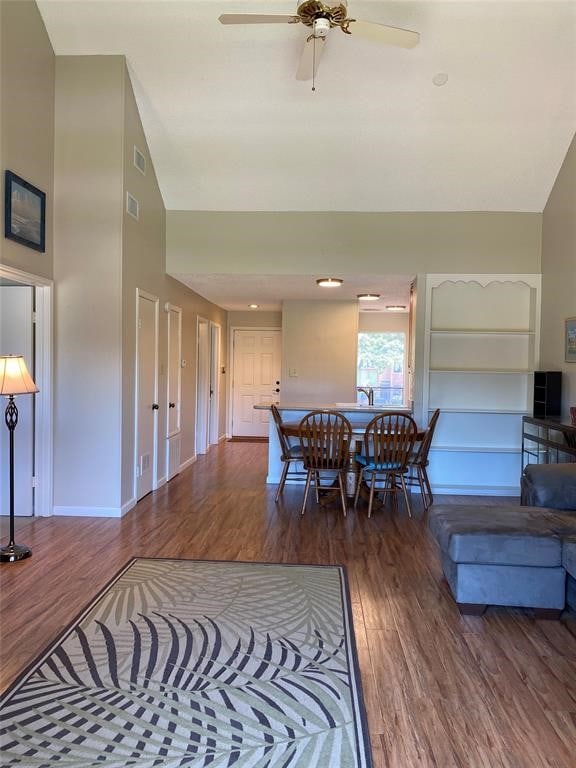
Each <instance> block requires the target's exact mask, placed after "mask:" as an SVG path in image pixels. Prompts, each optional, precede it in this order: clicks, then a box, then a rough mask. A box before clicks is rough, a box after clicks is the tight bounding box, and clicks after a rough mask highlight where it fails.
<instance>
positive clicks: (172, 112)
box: [38, 0, 576, 212]
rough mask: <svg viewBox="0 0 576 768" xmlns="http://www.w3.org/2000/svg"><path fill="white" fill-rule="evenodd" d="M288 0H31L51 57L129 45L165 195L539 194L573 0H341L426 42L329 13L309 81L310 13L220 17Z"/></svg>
mask: <svg viewBox="0 0 576 768" xmlns="http://www.w3.org/2000/svg"><path fill="white" fill-rule="evenodd" d="M333 2H334V3H335V4H336V3H337V0H333ZM296 6H297V3H295V2H293V1H292V0H74V2H70V1H69V0H38V7H39V9H40V12H41V14H42V16H43V18H44V21H45V24H46V28H47V31H48V34H49V36H50V39H51V41H52V45H53V47H54V51H55V53H56V54H57V55H59V54H63V55H78V54H124V55H125V56H126V58H127V62H128V66H129V70H130V75H131V78H132V83H133V87H134V91H135V94H136V98H137V101H138V105H139V109H140V113H141V117H142V122H143V125H144V129H145V132H146V136H147V140H148V144H149V149H150V153H151V156H152V159H153V162H154V167H155V169H156V173H157V177H158V181H159V184H160V188H161V192H162V195H163V198H164V203H165V206H166V208H167V209H169V210H206V211H208V210H218V211H526V212H539V211H542V210H543V208H544V206H545V205H546V201H547V198H548V195H549V193H550V190H551V189H552V186H553V184H554V180H555V178H556V175H557V173H558V170H559V168H560V166H561V163H562V160H563V158H564V156H565V154H566V150H567V148H568V146H569V144H570V141H571V139H572V137H573V135H574V132H575V130H576V2H575V1H574V0H539V1H538V0H536V1H533V2H526V1H525V0H504V1H501V0H475V1H468V0H442V2H439V1H437V0H422V1H416V2H412V0H399V1H397V2H383V1H382V0H349V4H348V15H349V16H350V17H352V18H356V19H362V20H365V21H374V22H378V23H381V24H387V25H392V26H395V27H401V28H407V29H411V30H414V31H417V32H418V33H419V34H420V42H419V44H418V45H417V46H416V47H415V48H413V49H410V50H408V49H403V48H398V47H393V46H386V45H382V44H378V43H375V42H372V41H369V40H366V39H362V38H359V37H357V36H354V34H352V35H345V34H343V33H342V32H341V31H340V30H339V29H332V30H331V31H330V33H329V35H328V38H327V41H326V46H325V49H324V53H323V56H322V60H321V63H320V66H319V69H318V74H317V77H316V82H315V86H316V90H315V91H312V89H311V82H310V81H300V80H297V79H296V78H295V72H296V69H297V66H298V61H299V58H300V53H301V50H302V47H303V45H304V43H305V40H306V37H307V35H308V34H309V33H310V30H309V28H308V27H305V26H303V25H302V24H258V25H241V26H223V25H222V24H220V23H219V21H218V17H219V15H220V14H222V13H245V12H246V13H285V14H292V13H294V12H295V11H296ZM352 29H353V27H352ZM436 83H444V84H440V85H438V84H436Z"/></svg>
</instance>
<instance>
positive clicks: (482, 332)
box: [430, 328, 535, 336]
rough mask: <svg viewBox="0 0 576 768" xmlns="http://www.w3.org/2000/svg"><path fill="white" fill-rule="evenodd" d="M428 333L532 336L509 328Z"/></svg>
mask: <svg viewBox="0 0 576 768" xmlns="http://www.w3.org/2000/svg"><path fill="white" fill-rule="evenodd" d="M430 333H437V334H442V333H445V334H450V335H452V336H459V335H460V334H464V335H465V334H469V335H471V336H490V335H494V336H534V333H535V332H534V331H529V330H522V329H520V328H511V329H509V330H505V329H496V330H493V329H491V328H432V329H431V330H430Z"/></svg>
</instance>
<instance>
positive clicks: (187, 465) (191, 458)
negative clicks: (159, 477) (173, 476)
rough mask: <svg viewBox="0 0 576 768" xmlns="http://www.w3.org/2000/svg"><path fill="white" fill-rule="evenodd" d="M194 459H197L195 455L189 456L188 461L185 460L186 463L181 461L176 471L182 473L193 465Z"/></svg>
mask: <svg viewBox="0 0 576 768" xmlns="http://www.w3.org/2000/svg"><path fill="white" fill-rule="evenodd" d="M196 459H197V456H196V455H194V456H191V457H190V458H189V459H186V461H183V462H182V464H180V469H179V470H178V471H179V472H183V471H184V470H185V469H187V468H188V467H190V466H192V464H194V462H195V461H196Z"/></svg>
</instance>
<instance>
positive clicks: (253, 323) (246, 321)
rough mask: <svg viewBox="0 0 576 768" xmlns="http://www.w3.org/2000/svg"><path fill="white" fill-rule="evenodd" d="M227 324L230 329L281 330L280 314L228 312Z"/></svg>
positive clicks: (254, 311) (247, 311)
mask: <svg viewBox="0 0 576 768" xmlns="http://www.w3.org/2000/svg"><path fill="white" fill-rule="evenodd" d="M228 322H229V323H230V327H231V328H281V327H282V312H259V311H258V310H252V311H250V310H246V311H245V312H240V311H236V312H229V313H228Z"/></svg>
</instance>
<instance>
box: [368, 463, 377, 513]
mask: <svg viewBox="0 0 576 768" xmlns="http://www.w3.org/2000/svg"><path fill="white" fill-rule="evenodd" d="M375 485H376V472H372V477H371V478H370V499H369V501H368V517H371V516H372V502H373V501H374V487H375Z"/></svg>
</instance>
